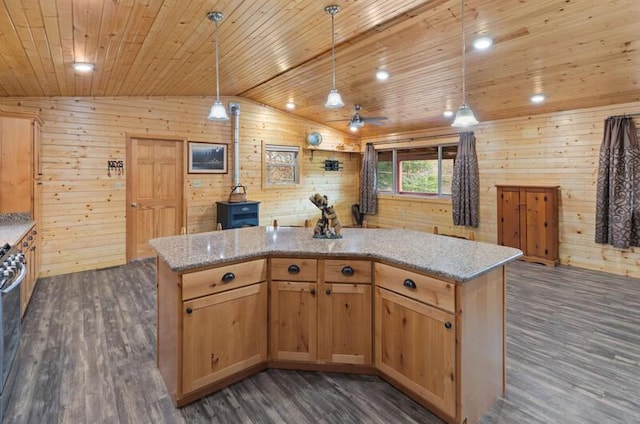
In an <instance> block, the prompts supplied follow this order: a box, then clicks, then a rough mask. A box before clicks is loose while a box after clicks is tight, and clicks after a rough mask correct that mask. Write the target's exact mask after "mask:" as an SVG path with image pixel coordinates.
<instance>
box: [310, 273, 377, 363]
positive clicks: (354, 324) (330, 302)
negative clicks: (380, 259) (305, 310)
mask: <svg viewBox="0 0 640 424" xmlns="http://www.w3.org/2000/svg"><path fill="white" fill-rule="evenodd" d="M368 265H369V267H368V269H369V274H370V270H371V264H370V263H369V264H368ZM372 301H373V299H372V298H371V285H369V284H326V283H325V284H323V285H322V288H321V290H320V293H319V294H318V303H319V305H318V308H319V313H318V317H319V318H318V357H319V360H320V361H321V362H331V363H339V364H358V365H371V363H372V353H371V352H372V347H371V345H372V338H373V336H372V324H371V303H372Z"/></svg>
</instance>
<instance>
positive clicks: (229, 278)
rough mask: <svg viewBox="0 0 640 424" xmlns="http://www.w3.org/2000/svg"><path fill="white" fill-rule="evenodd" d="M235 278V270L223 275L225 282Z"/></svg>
mask: <svg viewBox="0 0 640 424" xmlns="http://www.w3.org/2000/svg"><path fill="white" fill-rule="evenodd" d="M235 279H236V276H235V275H234V274H233V272H227V273H226V274H224V275H223V276H222V282H223V283H230V282H232V281H233V280H235Z"/></svg>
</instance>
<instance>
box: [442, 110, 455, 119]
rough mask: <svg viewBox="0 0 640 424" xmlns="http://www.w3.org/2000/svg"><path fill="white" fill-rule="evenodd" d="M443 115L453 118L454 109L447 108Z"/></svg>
mask: <svg viewBox="0 0 640 424" xmlns="http://www.w3.org/2000/svg"><path fill="white" fill-rule="evenodd" d="M443 115H444V116H445V118H451V117H452V116H453V111H452V110H445V111H444V113H443Z"/></svg>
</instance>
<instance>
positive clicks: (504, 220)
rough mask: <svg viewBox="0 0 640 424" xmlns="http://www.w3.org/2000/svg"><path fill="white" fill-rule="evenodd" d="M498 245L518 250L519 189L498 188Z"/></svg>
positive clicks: (519, 244) (519, 233)
mask: <svg viewBox="0 0 640 424" xmlns="http://www.w3.org/2000/svg"><path fill="white" fill-rule="evenodd" d="M497 203H498V244H501V245H503V246H510V247H515V248H516V249H520V246H521V243H520V237H521V232H520V206H521V205H520V189H519V188H518V187H498V199H497Z"/></svg>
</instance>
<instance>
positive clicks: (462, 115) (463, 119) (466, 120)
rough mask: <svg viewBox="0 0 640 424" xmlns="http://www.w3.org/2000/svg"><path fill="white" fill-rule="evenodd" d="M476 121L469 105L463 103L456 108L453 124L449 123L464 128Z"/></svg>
mask: <svg viewBox="0 0 640 424" xmlns="http://www.w3.org/2000/svg"><path fill="white" fill-rule="evenodd" d="M477 123H478V120H477V119H476V116H475V115H474V114H473V111H472V110H471V108H470V107H469V105H468V104H466V103H463V104H461V105H460V109H458V112H457V113H456V119H454V120H453V124H451V126H452V127H462V128H464V127H468V126H471V125H475V124H477Z"/></svg>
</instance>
